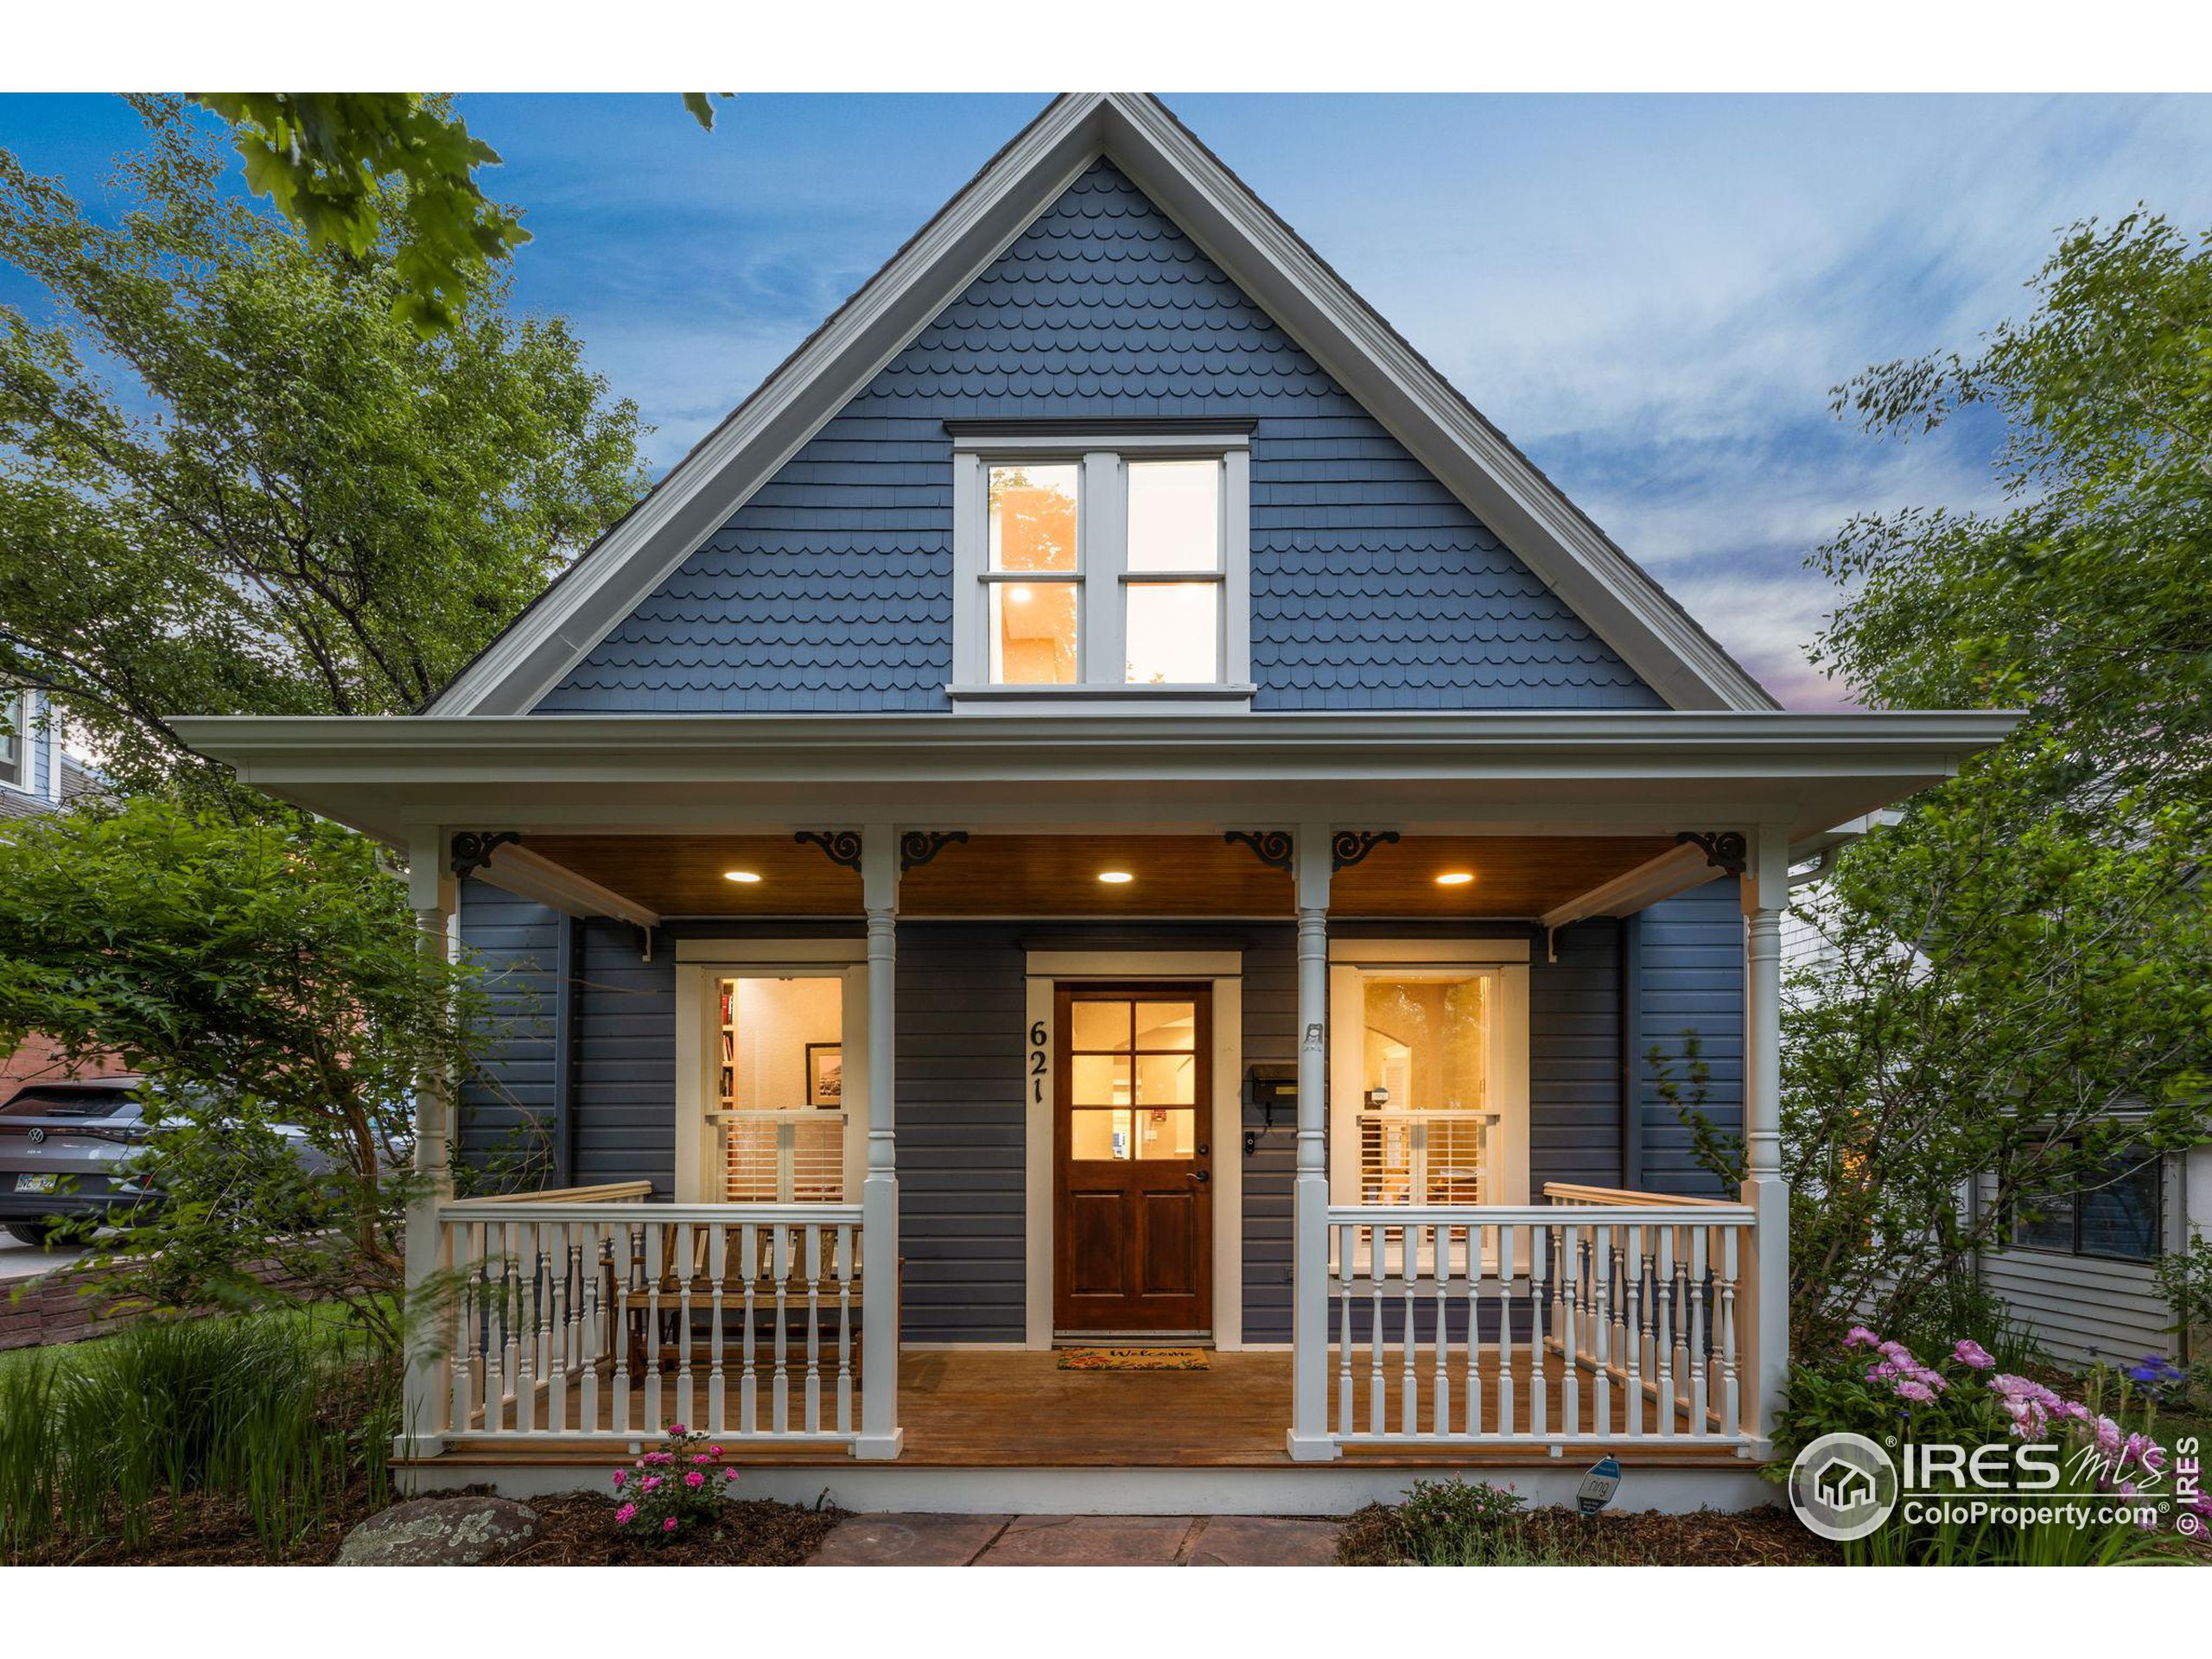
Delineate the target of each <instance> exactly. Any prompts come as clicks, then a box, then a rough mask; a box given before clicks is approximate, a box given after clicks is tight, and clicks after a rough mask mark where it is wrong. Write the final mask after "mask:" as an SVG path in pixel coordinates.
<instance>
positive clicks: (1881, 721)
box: [168, 709, 2020, 784]
mask: <svg viewBox="0 0 2212 1659" xmlns="http://www.w3.org/2000/svg"><path fill="white" fill-rule="evenodd" d="M2019 719H2020V716H2019V715H2018V714H2017V713H2011V712H2005V711H1999V712H1993V713H1992V712H1979V711H1972V712H1960V713H1943V712H1911V711H1907V712H1891V711H1885V712H1881V713H1872V714H1869V713H1848V714H1795V713H1789V712H1782V711H1777V712H1771V713H1764V714H1738V713H1732V712H1724V711H1717V710H1716V711H1701V710H1684V711H1674V712H1669V711H1662V710H1633V711H1618V712H1611V713H1582V712H1579V711H1578V712H1561V711H1501V712H1496V713H1481V714H1454V713H1441V712H1439V713H1427V714H1422V713H1405V714H1398V713H1392V714H1374V713H1344V714H1337V713H1320V712H1304V711H1300V712H1269V713H1261V714H1253V713H1246V714H1239V715H1207V714H1191V715H1181V714H1179V715H1176V716H1174V717H1173V718H1172V719H1161V718H1159V717H1156V716H1151V715H1130V714H1127V713H1121V712H1115V713H1104V712H1101V713H1097V714H1084V713H1083V712H1081V711H1080V710H1079V709H1069V710H1067V711H1065V712H1064V713H1062V714H1060V715H1058V717H1049V716H1046V715H1039V716H1038V717H1036V718H1034V719H1032V720H1027V721H1018V722H1017V721H972V720H963V719H960V718H958V717H956V716H941V715H560V716H546V715H498V716H494V715H470V716H466V717H454V718H440V717H437V716H434V715H416V716H404V717H397V718H395V717H390V716H368V717H348V716H338V715H202V716H187V717H179V718H175V719H173V720H171V721H169V722H168V724H169V725H170V727H171V728H172V729H174V730H175V732H176V733H177V734H178V735H179V736H180V737H181V738H182V739H183V740H184V741H186V742H187V743H188V744H190V745H191V746H192V747H194V748H195V749H197V750H199V751H200V752H201V753H205V754H208V755H211V756H213V757H214V758H215V759H217V760H223V761H226V762H228V763H229V764H231V765H232V766H236V767H237V768H238V771H239V774H240V776H241V778H242V779H244V780H245V781H246V782H248V783H257V784H260V783H270V782H274V781H278V780H281V779H308V778H314V779H330V780H353V781H372V780H373V781H379V782H401V781H405V782H422V781H432V780H436V779H448V778H450V779H491V778H499V779H517V780H524V779H553V778H557V777H568V778H574V779H589V780H593V781H605V782H619V781H626V780H639V779H660V780H666V781H688V780H691V779H701V780H714V779H721V780H724V781H728V782H736V781H739V780H741V779H747V778H762V777H779V778H807V777H833V776H835V777H860V776H866V777H875V778H883V779H900V778H912V777H935V778H961V777H976V778H988V779H1007V778H1011V779H1028V778H1046V777H1065V776H1071V775H1093V776H1100V777H1105V776H1113V777H1117V778H1124V777H1130V778H1133V777H1158V778H1175V777H1192V776H1194V777H1207V778H1237V777H1258V778H1286V777H1306V776H1315V775H1327V774H1328V773H1329V772H1331V770H1332V768H1342V769H1344V770H1345V772H1346V775H1358V774H1360V773H1363V772H1370V771H1371V770H1372V768H1373V767H1374V766H1390V767H1393V768H1396V769H1403V768H1406V767H1412V768H1414V769H1416V770H1418V771H1419V772H1421V773H1422V774H1423V775H1430V776H1437V777H1464V778H1467V779H1481V778H1484V777H1498V776H1512V777H1532V776H1541V777H1560V778H1577V777H1580V778H1591V777H1608V776H1615V775H1633V776H1649V777H1697V776H1703V775H1708V774H1711V773H1713V772H1715V771H1716V769H1718V770H1720V771H1724V772H1726V774H1727V775H1731V776H1738V777H1771V778H1777V779H1782V778H1822V777H1840V776H1852V775H1857V774H1860V773H1865V774H1866V775H1882V776H1888V775H1892V774H1896V773H1900V772H1912V773H1947V772H1949V771H1952V770H1955V767H1956V766H1957V763H1958V761H1959V760H1961V759H1962V758H1963V757H1964V756H1966V755H1967V754H1970V753H1974V752H1976V751H1978V750H1981V749H1986V748H1988V747H1993V746H1994V745H1995V744H1997V743H1999V742H2001V741H2003V740H2004V738H2005V735H2006V734H2007V733H2009V732H2010V731H2011V730H2012V728H2013V726H2014V725H2015V724H2017V723H2018V720H2019Z"/></svg>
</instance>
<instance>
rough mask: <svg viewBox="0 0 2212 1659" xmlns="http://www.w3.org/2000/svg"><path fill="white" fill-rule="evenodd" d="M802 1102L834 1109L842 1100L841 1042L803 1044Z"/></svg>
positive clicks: (843, 1073) (842, 1050)
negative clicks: (804, 1053)
mask: <svg viewBox="0 0 2212 1659" xmlns="http://www.w3.org/2000/svg"><path fill="white" fill-rule="evenodd" d="M806 1103H807V1104H808V1105H810V1106H816V1107H820V1108H821V1109H823V1110H825V1111H836V1110H837V1109H839V1108H841V1107H842V1106H843V1105H844V1103H845V1046H844V1045H843V1044H842V1043H809V1044H808V1045H807V1046H806Z"/></svg>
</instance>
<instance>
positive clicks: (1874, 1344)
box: [1843, 1325, 1882, 1348]
mask: <svg viewBox="0 0 2212 1659" xmlns="http://www.w3.org/2000/svg"><path fill="white" fill-rule="evenodd" d="M1843 1345H1844V1346H1845V1347H1847V1348H1878V1347H1880V1346H1881V1345H1882V1339H1881V1338H1879V1337H1878V1336H1876V1335H1875V1334H1874V1333H1873V1332H1872V1331H1869V1330H1868V1329H1867V1328H1866V1326H1865V1325H1853V1326H1852V1327H1851V1330H1850V1332H1848V1334H1847V1335H1846V1336H1845V1338H1844V1339H1843Z"/></svg>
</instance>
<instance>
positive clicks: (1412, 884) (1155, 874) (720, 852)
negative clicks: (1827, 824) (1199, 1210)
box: [524, 835, 1674, 920]
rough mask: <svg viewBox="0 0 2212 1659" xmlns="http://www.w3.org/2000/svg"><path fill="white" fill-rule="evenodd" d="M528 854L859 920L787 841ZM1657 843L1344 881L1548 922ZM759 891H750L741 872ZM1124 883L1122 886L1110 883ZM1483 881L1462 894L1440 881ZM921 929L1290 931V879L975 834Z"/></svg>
mask: <svg viewBox="0 0 2212 1659" xmlns="http://www.w3.org/2000/svg"><path fill="white" fill-rule="evenodd" d="M524 844H525V845H526V846H527V847H528V848H529V849H530V850H531V852H533V853H535V854H536V855H538V856H539V857H541V858H544V859H548V860H550V861H552V862H554V863H556V864H559V865H561V866H563V867H564V868H567V869H569V870H571V871H573V872H574V873H575V874H577V875H580V876H582V877H584V878H586V879H587V880H591V881H594V882H596V883H597V884H599V885H600V886H601V887H606V888H608V889H610V890H612V891H613V892H615V893H621V894H622V895H623V896H625V897H626V898H628V899H632V900H634V901H635V902H636V903H638V904H640V905H643V906H646V907H647V908H648V909H651V910H653V911H655V912H658V913H659V914H661V915H663V916H855V915H858V914H859V913H860V912H861V878H860V874H859V872H858V871H857V870H853V869H849V868H845V867H843V866H842V865H840V864H837V863H836V862H833V861H831V860H830V858H829V856H828V855H826V854H825V853H824V852H823V849H821V848H819V847H817V846H814V845H811V844H809V843H804V842H796V841H794V840H792V839H791V837H790V836H530V837H529V838H528V839H527V841H526V842H524ZM1673 846H1674V842H1672V841H1671V840H1670V839H1668V838H1665V837H1661V836H1408V837H1407V838H1406V839H1405V840H1403V841H1402V842H1396V843H1395V844H1393V843H1389V842H1383V843H1380V844H1378V845H1376V847H1375V848H1374V849H1373V850H1372V851H1370V853H1369V854H1368V855H1367V857H1366V858H1365V859H1364V860H1363V861H1361V862H1359V863H1357V864H1355V865H1352V866H1351V867H1350V868H1345V869H1341V870H1338V872H1337V873H1336V876H1335V879H1334V880H1333V881H1332V883H1331V887H1330V904H1329V907H1330V910H1331V912H1332V913H1334V914H1337V915H1340V916H1371V917H1378V918H1392V919H1405V920H1414V919H1421V918H1438V917H1499V918H1530V917H1535V916H1540V915H1541V914H1543V913H1544V912H1546V911H1548V910H1551V909H1552V908H1554V906H1559V905H1562V904H1565V903H1567V901H1568V900H1570V899H1574V898H1576V897H1577V896H1579V895H1580V894H1581V893H1586V892H1588V891H1589V890H1590V889H1591V888H1592V887H1598V886H1599V885H1601V884H1602V883H1604V882H1606V881H1610V880H1613V879H1614V878H1615V877H1617V876H1619V875H1622V874H1626V873H1627V872H1628V871H1630V870H1632V869H1635V868H1637V866H1639V865H1642V864H1644V863H1647V862H1649V861H1650V860H1652V859H1655V858H1657V857H1659V856H1660V855H1662V854H1664V853H1667V852H1669V851H1670V850H1671V849H1672V848H1673ZM731 870H738V871H743V872H747V873H749V874H753V875H757V876H758V877H760V880H757V881H751V882H739V881H733V880H729V879H728V875H727V874H726V873H727V872H728V871H731ZM1107 870H1120V871H1126V872H1127V873H1128V874H1129V876H1130V877H1131V878H1132V879H1131V880H1128V881H1127V882H1124V883H1119V884H1109V883H1107V882H1103V881H1101V880H1099V879H1098V877H1099V874H1100V873H1101V872H1102V871H1107ZM1452 873H1465V874H1471V875H1472V876H1473V877H1474V880H1472V881H1470V882H1466V883H1464V884H1460V885H1456V886H1451V887H1446V886H1440V885H1439V883H1438V881H1437V879H1436V878H1437V877H1438V876H1440V875H1443V874H1452ZM899 913H900V914H901V915H903V916H909V917H946V918H949V917H980V916H1008V917H1036V918H1053V917H1100V916H1127V917H1169V916H1281V917H1285V918H1287V917H1289V916H1290V915H1292V914H1293V913H1294V906H1293V902H1292V893H1291V880H1290V877H1289V875H1288V874H1287V873H1286V872H1284V871H1281V870H1278V869H1274V868H1269V867H1268V866H1267V865H1265V864H1263V863H1262V862H1261V861H1260V860H1259V859H1258V858H1257V857H1256V856H1255V855H1254V854H1253V852H1252V851H1251V849H1249V848H1248V847H1244V846H1242V845H1236V844H1232V843H1230V842H1224V840H1223V839H1222V838H1221V837H1220V836H1126V835H1121V836H1117V835H1069V836H1031V835H1004V836H1000V835H977V836H976V837H975V839H973V840H972V841H969V842H966V843H964V844H962V843H958V842H955V843H952V844H950V845H947V846H946V847H944V849H942V850H941V851H939V852H938V855H936V856H935V857H934V858H933V859H931V861H929V862H928V863H926V864H924V865H921V866H919V867H918V868H914V869H911V870H909V871H907V872H906V875H905V877H904V878H903V880H901V882H900V885H899Z"/></svg>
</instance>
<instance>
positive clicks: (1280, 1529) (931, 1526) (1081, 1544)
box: [807, 1515, 1341, 1567]
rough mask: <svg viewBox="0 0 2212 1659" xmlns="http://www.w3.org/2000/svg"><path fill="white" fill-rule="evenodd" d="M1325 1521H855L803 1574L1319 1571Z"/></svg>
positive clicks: (1327, 1544)
mask: <svg viewBox="0 0 2212 1659" xmlns="http://www.w3.org/2000/svg"><path fill="white" fill-rule="evenodd" d="M1340 1530H1341V1529H1340V1528H1339V1527H1338V1524H1337V1522H1333V1521H1313V1520H1300V1519H1291V1518H1286V1517H1282V1516H1262V1515H1211V1516H1209V1515H1201V1516H1188V1515H856V1516H853V1517H852V1518H851V1519H850V1520H849V1521H846V1522H842V1524H841V1525H840V1526H839V1527H838V1528H837V1529H836V1531H835V1532H833V1533H831V1534H830V1535H829V1537H828V1538H826V1539H824V1540H823V1544H822V1548H820V1549H818V1550H817V1551H816V1552H815V1554H814V1556H813V1559H812V1560H809V1561H808V1562H807V1565H808V1566H809V1567H1327V1566H1329V1565H1330V1564H1331V1563H1332V1562H1333V1561H1334V1560H1336V1558H1337V1535H1338V1532H1339V1531H1340Z"/></svg>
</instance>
